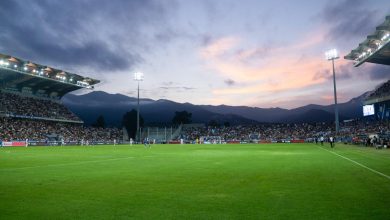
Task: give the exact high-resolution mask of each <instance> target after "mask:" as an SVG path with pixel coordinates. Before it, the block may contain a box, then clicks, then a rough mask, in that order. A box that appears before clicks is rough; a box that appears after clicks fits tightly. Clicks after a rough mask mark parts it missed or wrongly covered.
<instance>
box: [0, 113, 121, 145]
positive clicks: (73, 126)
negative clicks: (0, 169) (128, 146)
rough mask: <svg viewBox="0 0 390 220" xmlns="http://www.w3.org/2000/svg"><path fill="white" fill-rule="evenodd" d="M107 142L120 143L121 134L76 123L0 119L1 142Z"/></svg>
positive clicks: (113, 130) (110, 129) (116, 130)
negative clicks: (114, 141)
mask: <svg viewBox="0 0 390 220" xmlns="http://www.w3.org/2000/svg"><path fill="white" fill-rule="evenodd" d="M26 139H28V140H30V141H39V142H47V141H48V140H56V141H62V140H63V141H64V142H66V143H67V142H81V141H85V142H86V141H89V142H107V141H113V140H116V141H120V140H122V139H123V134H122V131H121V130H120V129H117V128H98V127H86V126H84V125H82V124H77V123H66V122H54V121H45V120H33V119H19V118H11V117H0V140H2V141H17V140H19V141H24V140H26Z"/></svg>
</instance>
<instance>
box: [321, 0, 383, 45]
mask: <svg viewBox="0 0 390 220" xmlns="http://www.w3.org/2000/svg"><path fill="white" fill-rule="evenodd" d="M367 4H371V3H370V2H367V1H363V0H344V1H335V2H330V3H328V5H327V6H326V7H325V8H324V9H323V10H322V12H321V13H320V14H319V18H320V20H321V21H322V22H323V23H324V24H326V25H328V26H329V29H328V33H327V35H326V36H327V38H328V39H331V40H338V39H340V38H342V39H344V40H350V38H355V37H359V38H361V37H362V36H367V35H368V34H369V33H370V32H373V31H374V30H375V27H376V26H377V25H378V24H379V22H380V21H381V19H382V20H383V17H380V16H378V14H379V13H378V10H375V9H372V8H370V7H367Z"/></svg>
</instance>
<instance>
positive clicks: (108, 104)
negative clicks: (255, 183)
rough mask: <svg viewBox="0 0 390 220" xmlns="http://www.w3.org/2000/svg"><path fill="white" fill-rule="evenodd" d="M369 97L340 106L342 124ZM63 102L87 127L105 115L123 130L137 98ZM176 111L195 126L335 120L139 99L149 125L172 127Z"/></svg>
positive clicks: (323, 112)
mask: <svg viewBox="0 0 390 220" xmlns="http://www.w3.org/2000/svg"><path fill="white" fill-rule="evenodd" d="M366 95H367V93H364V94H363V95H361V96H359V97H356V98H353V99H351V100H350V101H348V102H345V103H339V105H338V107H339V117H340V120H344V119H350V118H358V117H361V116H362V100H363V99H364V98H365V97H366ZM62 102H63V103H64V105H65V106H67V107H68V108H69V109H70V110H71V111H72V112H74V113H75V114H76V115H77V116H79V117H80V118H81V119H82V120H83V121H84V122H85V123H86V124H88V125H90V124H93V123H94V122H95V121H96V119H97V117H99V115H103V116H104V118H105V121H106V124H107V125H108V126H120V125H121V121H122V117H123V115H124V114H125V113H126V112H128V111H131V110H132V109H137V98H133V97H129V96H125V95H122V94H109V93H106V92H103V91H93V92H90V93H88V94H84V95H74V94H67V95H65V96H64V97H63V98H62ZM176 111H187V112H190V113H192V122H193V123H208V122H210V121H211V120H215V121H217V122H218V123H221V124H223V123H225V122H229V123H230V124H232V125H236V124H253V123H259V122H264V123H282V122H288V123H302V122H330V121H333V120H334V105H314V104H310V105H306V106H302V107H299V108H294V109H283V108H258V107H248V106H228V105H217V106H214V105H194V104H190V103H177V102H173V101H170V100H165V99H160V100H152V99H140V114H141V116H142V117H143V118H144V120H145V123H146V124H147V125H169V124H170V123H171V121H172V118H173V117H174V115H175V112H176Z"/></svg>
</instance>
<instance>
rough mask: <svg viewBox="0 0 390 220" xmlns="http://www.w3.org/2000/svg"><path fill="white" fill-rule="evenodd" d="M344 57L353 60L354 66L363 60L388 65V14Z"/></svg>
mask: <svg viewBox="0 0 390 220" xmlns="http://www.w3.org/2000/svg"><path fill="white" fill-rule="evenodd" d="M344 59H347V60H353V61H355V63H354V65H355V66H356V67H357V66H360V65H361V64H363V63H364V62H369V63H377V64H384V65H390V16H386V19H385V21H384V22H383V23H382V24H381V25H379V26H378V27H376V30H375V32H374V33H373V34H372V35H368V36H367V39H366V40H365V41H363V42H362V43H360V44H359V46H358V47H357V48H355V49H353V50H352V51H351V52H350V53H349V54H348V55H346V56H344Z"/></svg>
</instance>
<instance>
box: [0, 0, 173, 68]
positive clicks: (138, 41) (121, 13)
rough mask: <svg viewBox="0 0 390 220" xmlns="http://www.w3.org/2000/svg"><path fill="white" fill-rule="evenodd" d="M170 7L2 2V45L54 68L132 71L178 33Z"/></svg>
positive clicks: (71, 0) (98, 1)
mask: <svg viewBox="0 0 390 220" xmlns="http://www.w3.org/2000/svg"><path fill="white" fill-rule="evenodd" d="M167 8H168V7H166V5H162V4H160V3H159V1H154V0H134V1H118V0H113V1H110V2H107V1H104V0H95V1H78V0H67V1H54V0H46V1H45V0H41V1H32V0H25V1H12V0H2V1H0V20H1V21H2V23H1V29H2V30H3V31H4V32H3V33H1V34H0V41H1V42H2V46H1V48H2V51H4V52H7V53H9V54H11V55H14V56H20V57H21V58H24V59H28V60H32V61H35V62H37V63H40V64H49V65H55V66H54V67H58V66H62V65H64V66H66V67H68V68H72V69H78V68H80V67H86V68H88V69H90V70H94V71H111V72H115V71H117V70H126V69H129V68H131V67H133V66H135V65H137V64H138V63H142V62H143V55H142V53H143V52H144V51H145V50H147V48H148V47H151V46H152V45H154V44H157V42H161V41H164V42H166V41H168V40H169V39H171V38H174V37H176V32H174V31H172V29H170V28H169V27H168V26H169V25H168V24H167V22H166V19H167V18H166V17H167V16H166V14H167V10H168V9H167ZM150 27H156V28H155V29H153V28H152V29H153V31H145V30H144V29H145V28H150ZM157 27H158V28H157ZM145 39H150V41H145Z"/></svg>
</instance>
